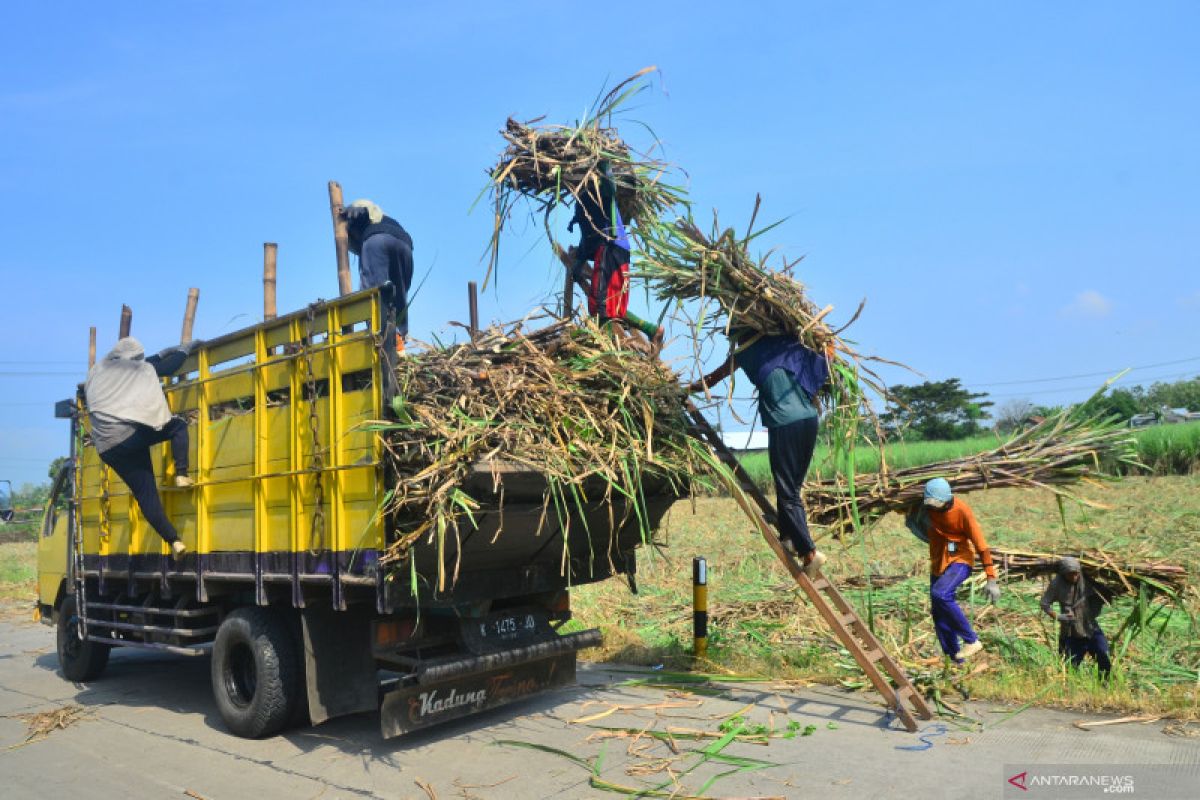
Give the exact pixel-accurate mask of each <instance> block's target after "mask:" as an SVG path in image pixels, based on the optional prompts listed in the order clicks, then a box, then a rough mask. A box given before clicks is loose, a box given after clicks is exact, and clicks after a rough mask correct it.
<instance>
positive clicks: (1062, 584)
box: [1042, 556, 1112, 681]
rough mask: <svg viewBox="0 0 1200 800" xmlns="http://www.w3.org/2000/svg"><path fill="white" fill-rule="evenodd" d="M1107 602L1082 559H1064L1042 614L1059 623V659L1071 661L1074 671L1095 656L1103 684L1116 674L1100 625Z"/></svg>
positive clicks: (1044, 601)
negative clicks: (1089, 578)
mask: <svg viewBox="0 0 1200 800" xmlns="http://www.w3.org/2000/svg"><path fill="white" fill-rule="evenodd" d="M1056 602H1057V603H1058V608H1059V612H1058V613H1057V614H1056V613H1054V604H1055V603H1056ZM1105 602H1106V601H1105V599H1104V598H1103V597H1102V596H1101V595H1100V593H1099V592H1098V591H1097V590H1096V587H1095V586H1093V585H1092V583H1091V581H1089V580H1087V579H1086V578H1084V577H1083V569H1082V567H1081V566H1080V564H1079V559H1078V558H1072V557H1071V556H1063V558H1062V559H1060V560H1059V562H1058V574H1057V575H1055V576H1054V579H1053V580H1052V581H1050V585H1049V586H1047V587H1046V591H1045V593H1044V594H1042V611H1043V612H1045V613H1046V614H1048V615H1049V616H1050V617H1052V618H1054V619H1056V620H1058V622H1059V628H1058V653H1059V655H1061V656H1062V657H1063V658H1066V659H1070V661H1071V665H1072V666H1074V667H1078V666H1079V665H1080V664H1082V663H1083V657H1084V656H1086V655H1090V656H1092V657H1093V658H1095V659H1096V666H1097V667H1099V669H1100V679H1101V680H1102V681H1107V680H1108V676H1109V674H1110V673H1111V672H1112V660H1111V659H1110V658H1109V655H1108V640H1107V639H1105V638H1104V631H1102V630H1100V624H1099V623H1098V622H1096V617H1097V616H1098V615H1099V614H1100V611H1101V610H1102V609H1103V608H1104V605H1105Z"/></svg>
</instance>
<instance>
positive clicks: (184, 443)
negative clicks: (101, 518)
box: [84, 336, 195, 561]
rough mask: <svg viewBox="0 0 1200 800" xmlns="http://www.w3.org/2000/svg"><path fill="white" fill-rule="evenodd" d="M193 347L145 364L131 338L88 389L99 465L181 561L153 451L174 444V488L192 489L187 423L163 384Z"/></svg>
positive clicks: (91, 376)
mask: <svg viewBox="0 0 1200 800" xmlns="http://www.w3.org/2000/svg"><path fill="white" fill-rule="evenodd" d="M194 346H195V342H192V343H189V344H187V345H184V346H181V347H172V348H168V349H167V350H164V351H162V352H161V353H159V354H158V355H154V356H150V357H149V358H146V357H145V351H144V350H143V348H142V345H141V343H140V342H139V341H138V340H137V339H134V338H133V337H132V336H126V337H125V338H124V339H121V340H120V341H118V342H117V344H116V347H114V348H113V349H112V351H111V352H109V353H108V354H107V355H106V356H104V358H103V359H101V360H100V361H99V362H97V363H96V365H95V366H93V367H92V368H91V370H89V371H88V377H87V383H86V384H85V386H84V394H85V396H86V399H87V411H88V419H89V420H90V423H91V437H92V444H93V445H94V446H95V448H96V452H97V453H98V454H99V455H100V460H101V461H103V462H104V463H105V464H107V465H108V466H109V467H111V468H112V469H113V471H114V472H116V473H117V475H119V476H120V477H121V480H123V481H124V482H125V485H126V486H128V487H129V491H130V492H131V493H132V494H133V498H134V500H136V501H137V504H138V507H139V508H140V509H141V510H142V515H143V516H144V517H145V518H146V521H147V522H149V523H150V525H151V527H153V528H154V530H155V531H157V532H158V535H159V536H161V537H162V538H163V541H165V542H166V543H167V544H169V545H170V546H171V553H172V555H173V556H174V557H175V560H177V561H178V560H180V559H182V558H183V555H184V553H186V552H187V547H186V546H185V545H184V543H183V542H181V541H180V540H179V534H178V532H177V531H176V530H175V526H174V525H172V524H171V520H169V519H167V513H166V511H165V510H164V509H163V505H162V499H161V498H160V497H159V496H158V486H157V485H156V484H155V481H154V465H153V463H152V462H151V460H150V448H151V446H153V445H155V444H158V443H159V442H166V441H169V442H170V443H171V456H172V458H173V459H174V461H175V486H176V487H178V488H186V487H190V486H192V485H193V481H192V479H191V478H190V477H189V476H188V432H187V423H186V422H185V421H184V420H183V418H182V417H177V416H173V415H172V414H171V409H170V407H169V406H168V405H167V398H166V396H165V395H164V394H163V388H162V383H161V382H160V378H161V377H163V376H166V375H172V374H174V373H175V372H177V371H178V370H179V368H180V367H182V366H183V362H184V361H185V360H187V357H188V353H189V352H190V351H191V349H192V348H193V347H194Z"/></svg>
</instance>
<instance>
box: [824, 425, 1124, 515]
mask: <svg viewBox="0 0 1200 800" xmlns="http://www.w3.org/2000/svg"><path fill="white" fill-rule="evenodd" d="M881 455H882V453H881ZM1105 464H1109V465H1112V464H1123V465H1129V466H1138V461H1137V442H1136V440H1135V439H1134V438H1133V436H1132V435H1131V434H1130V432H1129V429H1128V428H1123V427H1121V426H1119V425H1116V424H1114V423H1112V422H1110V421H1107V420H1105V419H1102V418H1100V417H1096V416H1089V415H1088V414H1087V413H1084V412H1081V411H1079V410H1071V409H1067V410H1063V411H1061V412H1059V413H1058V414H1054V415H1052V416H1049V417H1047V418H1046V419H1045V420H1043V421H1042V422H1040V423H1038V424H1037V425H1034V426H1032V427H1030V428H1028V429H1026V430H1024V431H1022V432H1020V433H1018V434H1017V435H1016V436H1014V437H1013V438H1012V439H1010V440H1009V441H1007V442H1005V443H1004V444H1002V445H1000V446H999V447H997V448H995V449H994V450H990V451H988V452H986V453H981V454H979V455H976V456H966V457H963V458H957V459H952V460H949V461H940V462H935V463H932V464H927V465H925V466H920V467H911V468H909V469H903V470H896V471H890V470H888V469H887V468H886V462H885V464H884V469H883V470H881V471H880V472H878V473H875V474H867V475H857V476H854V475H851V477H852V478H853V480H850V479H847V478H846V477H845V476H837V477H836V478H833V479H830V480H824V481H812V482H808V483H806V484H805V485H804V496H805V501H806V505H807V507H808V509H809V517H810V519H812V520H813V521H814V522H817V523H818V524H822V525H835V526H841V527H847V526H849V525H852V524H853V525H856V524H860V523H865V522H868V521H870V520H872V519H875V518H877V517H880V516H882V515H883V514H885V513H887V512H888V511H899V512H901V513H906V512H908V511H911V510H913V509H915V508H916V507H917V506H918V505H919V504H920V503H921V501H922V497H923V493H924V486H925V483H926V482H927V481H929V480H931V479H933V478H945V479H946V480H948V481H949V482H950V485H951V486H952V487H953V489H954V491H955V492H956V493H966V492H972V491H977V490H981V489H999V488H1003V487H1026V488H1028V487H1040V488H1044V489H1049V490H1051V491H1053V492H1055V493H1056V494H1057V495H1059V496H1060V497H1066V498H1071V499H1074V500H1077V501H1078V502H1081V503H1085V504H1089V505H1090V503H1088V501H1087V500H1085V499H1083V498H1080V497H1078V496H1076V495H1074V494H1073V493H1072V492H1071V491H1070V489H1069V488H1067V487H1068V486H1069V485H1070V484H1074V483H1078V482H1080V481H1087V480H1096V479H1099V478H1103V477H1106V472H1105V469H1104V468H1103V465H1105Z"/></svg>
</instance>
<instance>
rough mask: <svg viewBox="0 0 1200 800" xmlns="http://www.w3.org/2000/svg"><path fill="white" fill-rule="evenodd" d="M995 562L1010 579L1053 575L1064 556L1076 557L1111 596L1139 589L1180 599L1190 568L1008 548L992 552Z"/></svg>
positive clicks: (1097, 554) (1099, 554) (1100, 554)
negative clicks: (1142, 588)
mask: <svg viewBox="0 0 1200 800" xmlns="http://www.w3.org/2000/svg"><path fill="white" fill-rule="evenodd" d="M991 551H992V558H993V559H995V561H996V564H997V565H999V566H1000V567H1002V568H1003V569H1004V570H1005V571H1006V572H1008V573H1009V574H1010V575H1028V576H1038V575H1053V574H1056V573H1057V572H1058V563H1059V559H1060V558H1061V557H1062V555H1073V556H1075V557H1076V558H1078V559H1079V564H1080V566H1081V567H1082V568H1083V574H1084V576H1085V577H1086V578H1087V579H1088V580H1091V581H1093V582H1094V583H1096V584H1097V585H1100V586H1103V587H1105V589H1107V590H1108V592H1107V593H1108V594H1110V595H1112V594H1134V595H1136V594H1137V593H1138V589H1139V587H1143V586H1144V587H1146V589H1147V591H1149V592H1151V593H1159V594H1166V595H1172V596H1178V595H1179V594H1180V593H1181V592H1183V590H1184V589H1185V588H1187V568H1186V567H1183V566H1181V565H1179V564H1171V563H1169V562H1167V561H1166V560H1165V559H1145V560H1141V561H1131V560H1128V559H1124V560H1119V559H1117V558H1116V557H1115V556H1113V555H1112V554H1111V553H1106V552H1105V551H1103V550H1085V551H1083V552H1082V553H1063V554H1061V555H1055V554H1053V553H1031V552H1028V551H1024V550H1011V549H1009V548H1006V547H993V548H991Z"/></svg>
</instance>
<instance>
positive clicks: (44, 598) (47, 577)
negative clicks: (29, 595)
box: [37, 466, 71, 606]
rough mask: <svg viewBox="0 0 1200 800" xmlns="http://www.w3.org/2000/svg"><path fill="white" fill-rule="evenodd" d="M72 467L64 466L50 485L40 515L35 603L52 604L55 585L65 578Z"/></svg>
mask: <svg viewBox="0 0 1200 800" xmlns="http://www.w3.org/2000/svg"><path fill="white" fill-rule="evenodd" d="M70 475H71V468H70V467H69V466H64V467H63V468H62V469H60V470H59V471H58V475H56V476H55V477H54V485H53V486H51V487H50V498H49V499H48V500H47V501H46V510H45V512H44V513H43V514H42V525H41V528H40V529H39V530H38V545H37V566H38V603H40V604H42V605H45V606H52V605H54V601H55V600H56V599H58V587H59V586H60V585H62V582H63V580H64V579H65V578H66V577H67V553H68V551H67V538H68V536H69V532H68V531H67V503H68V502H69V501H70V499H71V498H70V497H69V496H68V495H69V494H70V490H71V481H70Z"/></svg>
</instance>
